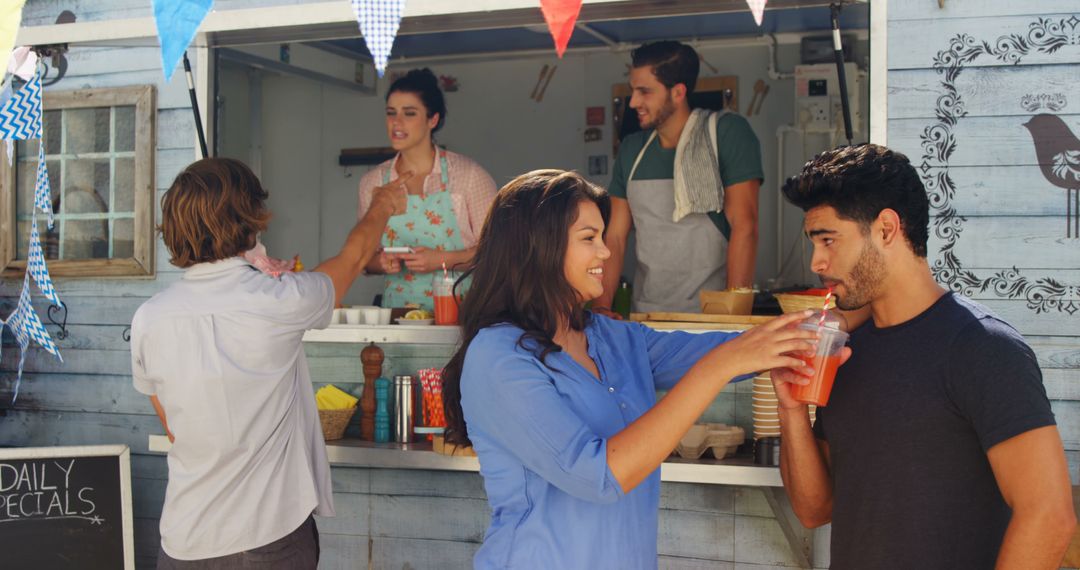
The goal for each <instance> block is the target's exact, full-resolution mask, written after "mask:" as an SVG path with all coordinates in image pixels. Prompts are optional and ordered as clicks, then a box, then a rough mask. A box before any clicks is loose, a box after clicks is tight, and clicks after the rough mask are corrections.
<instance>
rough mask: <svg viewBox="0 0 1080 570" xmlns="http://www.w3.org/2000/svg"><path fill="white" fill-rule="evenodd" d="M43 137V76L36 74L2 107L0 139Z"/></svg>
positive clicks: (21, 139)
mask: <svg viewBox="0 0 1080 570" xmlns="http://www.w3.org/2000/svg"><path fill="white" fill-rule="evenodd" d="M39 138H41V76H40V75H39V74H36V73H35V74H34V76H33V78H31V79H30V81H27V82H26V85H23V86H22V89H19V90H18V91H17V92H16V93H15V94H14V95H12V96H11V98H10V99H8V100H7V102H5V103H4V106H3V107H0V140H7V141H13V140H20V141H24V140H28V139H39Z"/></svg>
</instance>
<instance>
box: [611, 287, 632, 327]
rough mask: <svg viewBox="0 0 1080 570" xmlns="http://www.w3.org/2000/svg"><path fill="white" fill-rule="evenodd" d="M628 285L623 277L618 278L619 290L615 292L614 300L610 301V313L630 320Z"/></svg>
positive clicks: (629, 292) (629, 291) (629, 290)
mask: <svg viewBox="0 0 1080 570" xmlns="http://www.w3.org/2000/svg"><path fill="white" fill-rule="evenodd" d="M630 297H631V289H630V283H628V282H627V281H626V278H625V277H620V278H619V288H618V289H616V290H615V298H614V299H612V300H611V311H612V312H614V313H618V314H619V315H620V316H621V317H622V318H624V319H629V318H630Z"/></svg>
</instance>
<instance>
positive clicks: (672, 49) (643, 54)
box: [630, 41, 701, 96]
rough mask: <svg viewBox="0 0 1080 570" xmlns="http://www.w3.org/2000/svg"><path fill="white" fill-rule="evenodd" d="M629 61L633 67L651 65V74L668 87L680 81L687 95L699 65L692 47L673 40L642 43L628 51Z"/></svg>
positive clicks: (695, 82) (692, 86)
mask: <svg viewBox="0 0 1080 570" xmlns="http://www.w3.org/2000/svg"><path fill="white" fill-rule="evenodd" d="M630 61H631V65H633V66H634V68H635V69H636V68H639V67H645V66H651V67H652V71H653V75H655V76H656V79H657V80H658V81H660V83H663V84H664V87H667V88H668V89H671V88H672V87H675V85H677V84H679V83H682V84H683V85H685V86H686V95H687V96H689V95H690V94H691V93H693V92H694V85H696V84H697V76H698V70H699V69H700V67H701V62H700V61H699V60H698V54H697V52H696V51H694V48H692V47H690V46H688V45H686V44H681V43H679V42H673V41H662V42H652V43H647V44H642V45H641V46H640V47H638V48H637V49H635V50H634V51H632V52H630Z"/></svg>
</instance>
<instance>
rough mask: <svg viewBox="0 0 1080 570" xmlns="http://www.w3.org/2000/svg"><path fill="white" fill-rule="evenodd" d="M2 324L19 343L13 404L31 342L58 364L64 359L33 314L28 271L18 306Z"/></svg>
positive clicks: (39, 320) (47, 332)
mask: <svg viewBox="0 0 1080 570" xmlns="http://www.w3.org/2000/svg"><path fill="white" fill-rule="evenodd" d="M4 324H5V325H7V327H8V328H9V329H11V333H12V334H13V335H15V340H16V341H17V342H18V343H19V373H18V375H17V376H16V378H15V395H14V396H13V397H12V399H11V401H12V402H14V401H15V399H16V398H18V397H19V385H20V384H21V383H22V373H23V365H24V364H26V349H27V348H29V347H30V341H31V340H32V341H34V342H35V343H36V344H38V345H39V346H41V347H42V348H44V349H45V350H46V351H48V352H49V354H52V355H53V356H55V357H57V358H59V359H60V362H63V361H64V358H63V357H62V356H60V350H59V349H58V348H56V345H55V344H53V341H52V337H51V336H49V331H48V330H46V329H45V325H43V324H41V319H39V318H38V316H37V313H35V312H34V306H33V305H32V304H31V303H30V272H29V271H27V272H26V275H25V276H24V277H23V288H22V293H20V294H19V304H18V305H17V306H16V307H15V312H13V313H11V316H10V317H8V318H7V321H6V322H5V323H4Z"/></svg>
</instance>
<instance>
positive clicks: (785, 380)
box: [770, 346, 851, 410]
mask: <svg viewBox="0 0 1080 570" xmlns="http://www.w3.org/2000/svg"><path fill="white" fill-rule="evenodd" d="M849 358H851V349H850V348H848V347H846V346H845V347H844V348H842V349H840V364H843V363H845V362H847V359H849ZM800 362H802V361H800ZM814 372H815V370H814V369H813V368H811V367H810V366H806V365H805V364H803V365H802V366H800V367H798V368H797V369H792V368H774V369H773V370H772V373H771V374H770V376H771V377H772V383H773V390H774V391H775V392H776V399H777V400H779V401H780V407H781V408H783V409H785V410H792V409H795V408H798V407H799V406H805V405H806V404H805V403H803V402H800V401H798V400H796V399H795V398H794V397H793V396H792V395H791V390H792V388H791V386H790V384H798V385H800V386H805V385H806V384H809V383H810V378H811V377H812V376H813V375H814Z"/></svg>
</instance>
